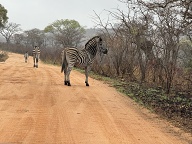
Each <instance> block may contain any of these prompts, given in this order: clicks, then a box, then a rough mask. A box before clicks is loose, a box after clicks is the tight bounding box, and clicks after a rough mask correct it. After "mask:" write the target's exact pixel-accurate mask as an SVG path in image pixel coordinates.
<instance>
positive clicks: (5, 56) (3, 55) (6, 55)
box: [0, 52, 9, 62]
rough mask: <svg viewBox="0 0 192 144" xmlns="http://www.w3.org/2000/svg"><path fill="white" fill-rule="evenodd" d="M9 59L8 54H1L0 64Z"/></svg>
mask: <svg viewBox="0 0 192 144" xmlns="http://www.w3.org/2000/svg"><path fill="white" fill-rule="evenodd" d="M8 58H9V56H8V54H7V52H0V62H5V61H6V60H7V59H8Z"/></svg>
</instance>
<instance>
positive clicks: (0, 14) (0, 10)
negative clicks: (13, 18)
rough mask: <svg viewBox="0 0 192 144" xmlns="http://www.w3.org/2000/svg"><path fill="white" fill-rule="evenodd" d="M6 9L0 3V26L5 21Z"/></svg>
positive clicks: (6, 18)
mask: <svg viewBox="0 0 192 144" xmlns="http://www.w3.org/2000/svg"><path fill="white" fill-rule="evenodd" d="M7 20H8V17H7V10H6V9H5V8H4V7H3V6H2V5H1V4H0V28H1V27H4V24H5V23H6V22H7Z"/></svg>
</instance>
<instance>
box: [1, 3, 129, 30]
mask: <svg viewBox="0 0 192 144" xmlns="http://www.w3.org/2000/svg"><path fill="white" fill-rule="evenodd" d="M0 3H1V4H2V5H3V6H4V7H5V8H6V9H7V10H8V17H9V20H8V22H14V23H17V24H20V25H21V28H22V29H23V30H30V29H33V28H38V29H41V30H43V29H44V28H45V27H46V26H47V25H49V24H51V23H53V22H54V21H56V20H60V19H70V20H72V19H73V20H76V21H78V22H79V23H80V25H81V26H85V27H86V28H91V27H94V26H95V23H94V22H93V16H95V14H94V11H95V12H96V13H97V14H99V15H100V17H101V18H102V19H104V20H106V19H107V12H106V11H104V10H109V11H115V10H116V9H117V8H119V9H122V10H123V9H124V10H126V5H125V4H123V3H121V2H119V1H118V0H1V1H0Z"/></svg>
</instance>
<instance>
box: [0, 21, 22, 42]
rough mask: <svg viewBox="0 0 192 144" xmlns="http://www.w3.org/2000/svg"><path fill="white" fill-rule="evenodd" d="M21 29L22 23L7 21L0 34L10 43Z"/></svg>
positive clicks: (0, 29)
mask: <svg viewBox="0 0 192 144" xmlns="http://www.w3.org/2000/svg"><path fill="white" fill-rule="evenodd" d="M19 31H21V28H20V24H16V23H6V24H5V25H4V27H1V28H0V34H1V35H2V36H3V37H4V38H5V39H6V42H7V43H10V40H11V37H12V36H13V35H14V34H15V33H17V32H19Z"/></svg>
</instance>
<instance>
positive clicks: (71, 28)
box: [44, 19, 85, 47]
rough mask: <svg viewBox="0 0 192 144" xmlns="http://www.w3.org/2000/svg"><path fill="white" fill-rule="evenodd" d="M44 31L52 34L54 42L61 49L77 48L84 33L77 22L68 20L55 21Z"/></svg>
mask: <svg viewBox="0 0 192 144" xmlns="http://www.w3.org/2000/svg"><path fill="white" fill-rule="evenodd" d="M44 31H45V32H51V33H53V34H54V36H55V40H56V41H57V42H58V43H59V44H61V45H63V47H67V46H71V47H72V46H77V45H78V44H79V43H80V42H81V39H82V38H83V35H84V33H85V29H84V28H83V27H82V26H81V25H80V24H79V23H78V22H77V21H75V20H68V19H65V20H63V19H61V20H57V21H55V22H53V23H52V24H51V25H48V26H47V27H46V28H45V29H44Z"/></svg>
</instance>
